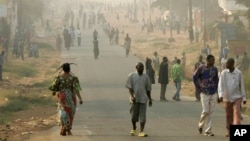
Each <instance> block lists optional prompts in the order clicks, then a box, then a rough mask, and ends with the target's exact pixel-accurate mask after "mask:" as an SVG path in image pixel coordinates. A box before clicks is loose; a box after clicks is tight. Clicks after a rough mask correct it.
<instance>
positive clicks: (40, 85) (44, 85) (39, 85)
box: [31, 80, 51, 88]
mask: <svg viewBox="0 0 250 141" xmlns="http://www.w3.org/2000/svg"><path fill="white" fill-rule="evenodd" d="M50 84H51V81H50V80H45V81H43V82H37V83H34V84H32V85H31V87H36V88H47V87H48V86H49V85H50Z"/></svg>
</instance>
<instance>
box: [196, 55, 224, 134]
mask: <svg viewBox="0 0 250 141" xmlns="http://www.w3.org/2000/svg"><path fill="white" fill-rule="evenodd" d="M206 60H207V63H206V64H202V65H200V66H199V67H198V68H197V69H196V71H195V73H194V75H193V83H194V85H195V87H196V89H197V90H198V91H199V92H200V93H201V105H202V112H201V116H200V120H199V123H198V132H199V133H200V134H202V131H203V128H204V129H205V134H204V135H206V136H214V134H213V132H212V125H213V115H214V111H215V103H216V101H217V94H216V93H217V88H218V82H219V77H218V69H217V68H216V67H215V66H214V63H215V58H214V56H213V55H208V56H207V58H206Z"/></svg>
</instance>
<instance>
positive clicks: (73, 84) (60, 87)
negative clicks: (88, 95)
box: [49, 63, 83, 136]
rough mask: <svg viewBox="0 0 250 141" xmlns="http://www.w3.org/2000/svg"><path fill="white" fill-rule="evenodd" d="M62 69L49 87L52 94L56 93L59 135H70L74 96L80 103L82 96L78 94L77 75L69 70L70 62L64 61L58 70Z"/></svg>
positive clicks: (73, 112)
mask: <svg viewBox="0 0 250 141" xmlns="http://www.w3.org/2000/svg"><path fill="white" fill-rule="evenodd" d="M61 69H62V71H63V73H60V74H59V75H58V76H57V77H55V79H54V81H53V83H52V85H51V86H50V87H49V89H50V90H51V91H53V92H52V94H53V95H56V97H57V102H58V108H59V115H60V121H61V126H62V128H61V131H60V135H62V136H66V133H68V135H72V132H71V129H72V124H73V120H74V115H75V112H76V105H77V104H76V103H77V100H76V97H78V99H79V103H80V104H82V103H83V101H82V97H81V95H80V90H81V86H80V83H79V80H78V77H76V76H74V75H73V74H72V73H71V71H70V63H64V64H63V65H62V66H61V67H60V68H59V69H58V70H61Z"/></svg>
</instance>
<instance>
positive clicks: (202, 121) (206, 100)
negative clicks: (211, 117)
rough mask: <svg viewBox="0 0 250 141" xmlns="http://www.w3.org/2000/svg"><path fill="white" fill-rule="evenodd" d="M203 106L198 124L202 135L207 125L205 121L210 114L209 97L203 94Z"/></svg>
mask: <svg viewBox="0 0 250 141" xmlns="http://www.w3.org/2000/svg"><path fill="white" fill-rule="evenodd" d="M201 106H202V112H201V116H200V120H199V123H198V128H199V130H200V131H199V132H200V133H201V132H202V129H203V127H204V125H205V120H206V118H207V115H208V112H209V96H208V95H206V94H203V93H201Z"/></svg>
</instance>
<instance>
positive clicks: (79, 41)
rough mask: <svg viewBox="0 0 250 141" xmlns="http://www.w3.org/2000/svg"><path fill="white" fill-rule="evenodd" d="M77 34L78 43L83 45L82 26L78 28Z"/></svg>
mask: <svg viewBox="0 0 250 141" xmlns="http://www.w3.org/2000/svg"><path fill="white" fill-rule="evenodd" d="M76 36H77V43H78V46H80V45H81V39H82V35H81V30H80V28H77V30H76Z"/></svg>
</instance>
